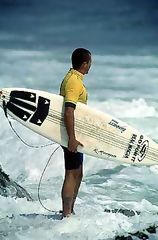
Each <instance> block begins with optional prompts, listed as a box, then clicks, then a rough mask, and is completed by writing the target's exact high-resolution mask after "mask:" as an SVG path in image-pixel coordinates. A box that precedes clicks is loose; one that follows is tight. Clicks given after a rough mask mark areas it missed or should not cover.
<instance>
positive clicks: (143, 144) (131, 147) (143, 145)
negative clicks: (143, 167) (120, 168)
mask: <svg viewBox="0 0 158 240" xmlns="http://www.w3.org/2000/svg"><path fill="white" fill-rule="evenodd" d="M136 139H137V135H136V134H132V136H131V139H130V141H129V144H128V147H127V149H126V151H125V154H124V158H129V157H130V156H131V155H132V157H131V161H132V162H133V163H134V162H135V161H138V162H141V161H142V160H143V159H144V158H145V156H146V154H147V152H148V149H149V141H148V140H144V136H143V135H140V137H139V140H138V142H137V145H136ZM132 152H133V154H132Z"/></svg>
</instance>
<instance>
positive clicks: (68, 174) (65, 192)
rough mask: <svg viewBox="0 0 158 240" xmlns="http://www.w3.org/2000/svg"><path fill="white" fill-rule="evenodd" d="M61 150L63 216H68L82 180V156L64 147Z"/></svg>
mask: <svg viewBox="0 0 158 240" xmlns="http://www.w3.org/2000/svg"><path fill="white" fill-rule="evenodd" d="M62 148H63V150H64V159H65V179H64V183H63V187H62V204H63V216H68V215H70V214H71V213H72V211H73V205H74V202H75V198H76V196H77V194H78V190H79V186H80V183H81V180H82V163H83V154H82V153H79V152H77V153H73V152H70V151H69V150H68V149H67V148H65V147H62Z"/></svg>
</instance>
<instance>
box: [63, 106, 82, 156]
mask: <svg viewBox="0 0 158 240" xmlns="http://www.w3.org/2000/svg"><path fill="white" fill-rule="evenodd" d="M74 111H75V109H74V108H73V107H65V112H64V122H65V127H66V130H67V134H68V150H69V151H71V152H76V151H77V147H78V145H80V146H82V147H83V145H82V143H80V142H79V141H77V140H76V137H75V127H74V125H75V124H74V122H75V121H74Z"/></svg>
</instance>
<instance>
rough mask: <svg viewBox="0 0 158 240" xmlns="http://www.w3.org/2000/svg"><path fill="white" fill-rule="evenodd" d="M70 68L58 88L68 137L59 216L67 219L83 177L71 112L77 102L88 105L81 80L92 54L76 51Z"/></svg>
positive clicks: (88, 66)
mask: <svg viewBox="0 0 158 240" xmlns="http://www.w3.org/2000/svg"><path fill="white" fill-rule="evenodd" d="M71 61H72V68H71V69H70V70H69V71H68V73H67V74H66V76H65V77H64V79H63V81H62V83H61V86H60V95H62V96H63V97H64V101H65V111H64V122H65V127H66V130H67V134H68V147H67V148H65V147H62V148H63V151H64V159H65V179H64V183H63V187H62V193H61V195H62V208H63V209H62V213H63V217H69V216H70V215H71V214H72V213H73V212H74V211H73V208H74V203H75V200H76V197H77V194H78V190H79V187H80V184H81V180H82V175H83V164H82V163H83V154H82V153H80V152H77V147H78V145H80V146H82V147H83V145H82V143H80V142H79V141H78V140H77V139H76V137H75V130H74V111H75V108H76V104H77V102H81V103H84V104H86V103H87V90H86V88H85V86H84V84H83V77H84V75H85V74H88V71H89V69H90V67H91V53H90V52H89V51H88V50H87V49H84V48H77V49H75V50H74V52H73V53H72V56H71Z"/></svg>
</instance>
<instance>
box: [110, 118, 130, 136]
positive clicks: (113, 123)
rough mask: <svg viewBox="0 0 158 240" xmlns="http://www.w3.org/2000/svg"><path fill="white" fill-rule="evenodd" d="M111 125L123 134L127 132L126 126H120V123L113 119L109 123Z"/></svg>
mask: <svg viewBox="0 0 158 240" xmlns="http://www.w3.org/2000/svg"><path fill="white" fill-rule="evenodd" d="M109 125H111V126H113V127H114V128H117V129H119V130H120V131H121V133H123V132H124V131H126V128H125V127H124V126H121V125H120V124H119V122H118V121H116V120H114V119H112V120H111V121H110V122H109Z"/></svg>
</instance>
